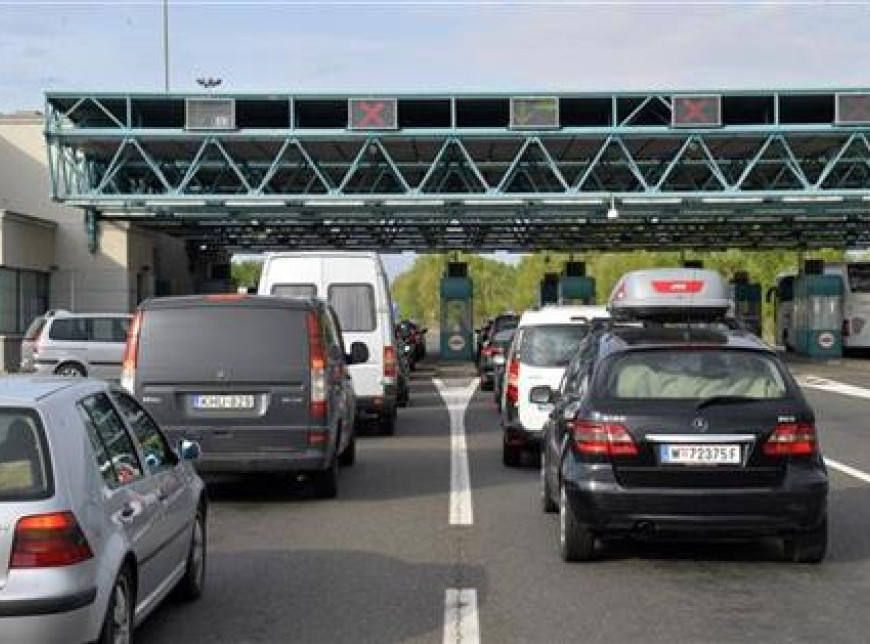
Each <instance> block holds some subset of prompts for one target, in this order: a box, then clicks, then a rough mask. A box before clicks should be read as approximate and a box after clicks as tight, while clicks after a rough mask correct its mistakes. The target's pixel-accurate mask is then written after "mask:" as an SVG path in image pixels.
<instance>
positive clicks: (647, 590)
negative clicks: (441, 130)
mask: <svg viewBox="0 0 870 644" xmlns="http://www.w3.org/2000/svg"><path fill="white" fill-rule="evenodd" d="M795 371H796V372H797V373H798V374H799V375H802V376H803V375H806V374H812V373H813V367H812V365H796V366H795ZM432 375H434V374H433V373H431V372H429V373H427V372H418V374H417V375H416V377H415V380H414V384H413V389H412V403H411V407H410V408H409V409H404V410H401V411H400V414H399V423H398V427H397V435H396V436H394V437H385V438H381V437H374V436H370V437H363V438H361V439H360V443H359V445H358V453H357V458H358V460H357V464H356V465H355V466H353V467H352V468H348V469H345V470H343V471H342V475H341V479H340V488H339V498H338V499H336V500H334V501H320V500H317V499H314V498H312V497H311V496H310V494H309V491H308V490H307V488H306V486H305V485H304V484H301V483H298V482H295V481H290V480H287V479H280V478H256V479H239V480H232V479H229V480H222V481H218V482H213V483H212V484H211V485H210V493H211V496H212V506H211V516H210V520H209V523H210V535H209V540H210V544H209V545H210V549H209V571H208V572H209V576H208V583H207V588H206V592H205V595H204V596H203V598H202V599H201V600H200V601H199V602H196V603H194V604H190V605H184V604H177V603H169V604H167V605H165V606H163V607H162V608H160V609H159V610H158V611H157V612H156V613H155V614H154V615H152V616H151V618H149V620H148V621H147V622H146V623H145V624H144V625H143V626H142V628H141V629H140V630H139V632H138V641H140V642H155V643H160V642H167V643H168V642H174V643H177V642H247V641H250V642H288V641H296V642H441V641H444V623H445V593H446V591H447V589H451V588H455V589H474V590H475V591H476V600H477V615H476V618H477V620H476V624H477V626H478V629H479V635H480V640H481V641H483V642H586V641H590V642H591V641H608V642H630V641H636V642H649V641H668V642H703V641H711V642H712V641H715V642H723V641H758V642H839V641H843V642H867V641H868V640H870V611H868V610H867V609H866V606H867V603H868V602H867V599H868V596H870V483H867V482H864V481H862V480H859V479H858V478H855V477H854V476H850V475H846V474H842V473H840V472H839V471H836V470H832V472H831V481H832V490H831V495H830V525H831V543H830V549H829V556H828V559H827V560H826V562H825V563H824V564H822V565H820V566H801V565H795V564H790V563H785V562H783V561H782V560H781V552H780V547H779V544H778V543H776V542H775V541H765V542H760V543H738V544H717V545H710V544H638V543H634V542H629V541H625V542H617V543H611V544H608V545H606V547H605V549H604V550H603V551H602V556H601V557H600V559H599V560H598V561H596V562H593V563H588V564H573V565H567V564H564V563H563V562H562V561H561V560H560V558H559V556H558V550H557V523H556V522H557V519H556V518H555V515H544V514H543V513H542V512H541V511H540V510H539V507H538V470H537V467H536V466H535V465H534V464H533V463H531V462H529V464H528V465H527V466H526V467H523V468H519V469H514V470H511V469H507V468H504V467H503V466H502V465H501V443H500V441H501V437H500V433H499V425H498V417H497V415H496V413H495V410H494V408H493V407H492V404H491V394H489V392H480V391H478V392H477V393H476V394H475V395H474V397H473V398H472V400H471V402H470V404H469V406H468V408H467V411H466V412H465V413H464V424H465V432H466V441H467V450H468V451H467V455H468V464H469V472H470V481H471V486H470V500H471V503H472V507H473V522H472V523H471V524H470V525H449V524H448V516H449V514H448V508H449V507H450V503H451V496H450V488H451V438H450V434H451V432H450V417H449V413H448V409H447V407H446V405H445V404H444V402H443V400H442V399H441V397H440V396H439V394H438V392H437V390H436V388H435V385H434V384H433V381H432V379H431V376H432ZM440 375H441V377H442V378H443V379H444V384H445V385H446V386H447V387H449V388H451V391H453V390H457V391H458V390H460V389H461V388H462V387H465V386H466V385H467V384H468V382H469V381H468V380H467V379H464V380H463V379H460V378H456V377H454V378H448V376H450V375H453V376H456V375H457V374H456V373H455V372H454V373H450V372H442V373H441V374H440ZM835 376H836V370H831V369H829V370H828V371H826V372H825V374H824V377H825V378H831V379H833V378H835ZM849 382H850V383H851V384H852V385H859V386H860V385H861V384H864V385H865V386H867V387H868V389H870V376H868V377H867V378H866V379H864V378H863V377H861V375H860V374H859V375H858V376H852V377H851V378H850V379H849ZM807 396H808V398H809V399H810V401H811V403H812V404H813V406H814V407H815V409H816V412H817V416H818V421H819V422H818V424H819V428H820V433H821V440H822V445H823V449H824V452H825V454H826V456H827V457H829V458H831V459H834V460H836V461H837V462H839V463H843V464H847V465H850V466H852V467H854V468H858V469H859V470H861V471H863V472H866V473H868V474H870V399H865V398H860V397H856V396H854V395H842V394H839V393H832V392H830V391H821V390H815V389H807ZM868 396H870V392H868ZM451 404H453V403H451ZM460 417H462V415H461V414H460ZM473 621H474V620H473V619H472V620H470V621H468V622H463V624H466V625H468V624H471V623H472V622H473ZM473 639H474V638H473V632H472V631H464V641H470V640H473ZM452 641H456V640H452Z"/></svg>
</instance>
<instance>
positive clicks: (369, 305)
mask: <svg viewBox="0 0 870 644" xmlns="http://www.w3.org/2000/svg"><path fill="white" fill-rule="evenodd" d="M329 305H330V306H331V307H332V308H333V309H334V310H335V313H336V315H338V321H339V323H340V324H341V328H342V330H344V331H349V332H360V331H374V330H375V329H376V328H377V324H376V321H375V289H373V288H372V286H371V284H331V285H330V287H329Z"/></svg>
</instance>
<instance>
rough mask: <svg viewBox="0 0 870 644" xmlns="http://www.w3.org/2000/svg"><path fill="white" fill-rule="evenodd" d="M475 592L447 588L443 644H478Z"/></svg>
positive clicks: (470, 589) (478, 633)
mask: <svg viewBox="0 0 870 644" xmlns="http://www.w3.org/2000/svg"><path fill="white" fill-rule="evenodd" d="M479 642H480V627H479V625H478V621H477V591H476V590H475V589H474V588H448V589H447V594H446V595H445V597H444V644H479Z"/></svg>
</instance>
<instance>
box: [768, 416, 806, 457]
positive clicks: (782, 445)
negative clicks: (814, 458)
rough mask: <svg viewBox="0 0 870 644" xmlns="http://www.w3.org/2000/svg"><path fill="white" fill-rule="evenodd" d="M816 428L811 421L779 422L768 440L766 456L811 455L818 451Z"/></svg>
mask: <svg viewBox="0 0 870 644" xmlns="http://www.w3.org/2000/svg"><path fill="white" fill-rule="evenodd" d="M818 449H819V443H818V440H817V439H816V428H815V426H814V425H812V424H810V423H779V424H778V425H777V426H776V429H774V430H773V433H772V434H771V435H770V438H768V439H767V442H765V443H764V447H763V450H764V454H765V456H774V457H779V456H810V455H812V454H815V453H816V452H818Z"/></svg>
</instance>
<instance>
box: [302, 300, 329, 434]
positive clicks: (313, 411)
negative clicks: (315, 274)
mask: <svg viewBox="0 0 870 644" xmlns="http://www.w3.org/2000/svg"><path fill="white" fill-rule="evenodd" d="M306 326H307V327H308V353H309V355H310V356H311V359H310V365H311V402H310V407H309V411H310V415H311V417H312V418H325V417H326V352H325V351H324V348H323V336H321V334H320V322H318V320H317V314H316V313H314V312H313V311H309V312H308V317H307V318H306Z"/></svg>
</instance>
